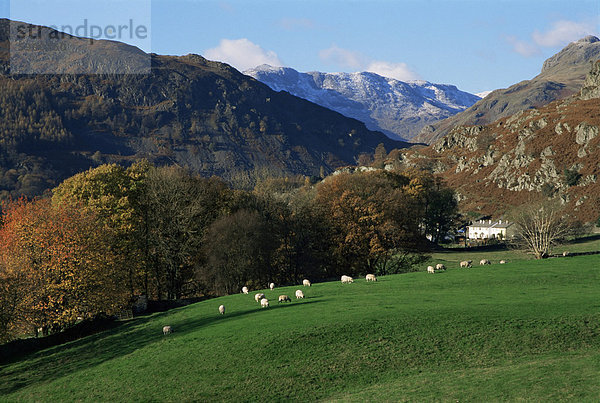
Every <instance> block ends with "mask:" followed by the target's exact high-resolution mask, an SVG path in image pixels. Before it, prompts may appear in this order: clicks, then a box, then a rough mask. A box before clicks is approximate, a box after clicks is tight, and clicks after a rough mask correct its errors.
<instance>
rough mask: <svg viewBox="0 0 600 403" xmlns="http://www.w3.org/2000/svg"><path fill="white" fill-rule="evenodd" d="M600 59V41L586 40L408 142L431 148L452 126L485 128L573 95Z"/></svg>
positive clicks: (596, 39) (572, 43)
mask: <svg viewBox="0 0 600 403" xmlns="http://www.w3.org/2000/svg"><path fill="white" fill-rule="evenodd" d="M598 59H600V40H599V39H598V38H597V37H595V36H591V35H590V36H586V37H584V38H582V39H580V40H578V41H575V42H571V43H570V44H568V45H567V46H565V47H564V48H563V49H562V50H561V51H560V52H558V53H557V54H555V55H553V56H551V57H550V58H548V59H547V60H546V61H545V62H544V65H543V66H542V70H541V71H540V73H539V74H538V75H537V76H535V77H534V78H532V79H531V80H524V81H521V82H519V83H516V84H514V85H512V86H510V87H508V88H504V89H497V90H494V91H492V92H491V93H490V94H488V95H487V96H486V97H485V98H483V99H482V100H480V101H478V102H477V103H475V104H474V105H473V106H471V107H470V108H468V109H467V110H465V111H464V112H461V113H458V114H456V115H454V116H452V117H449V118H448V119H445V120H442V121H440V122H437V123H434V124H432V125H428V126H425V127H424V128H423V129H422V130H421V132H420V133H419V134H418V135H417V136H416V137H415V138H414V139H412V141H415V142H422V143H426V144H432V143H434V142H435V141H436V140H438V139H440V138H442V137H444V136H445V135H446V134H448V133H449V132H450V130H451V129H452V128H453V127H455V126H464V125H485V124H489V123H492V122H493V121H495V120H496V119H499V118H501V117H506V116H510V115H512V114H514V113H517V112H518V111H521V110H526V109H531V108H535V107H540V106H543V105H546V104H548V103H550V102H552V101H554V100H557V99H562V98H565V97H568V96H570V95H573V94H575V93H576V92H578V91H579V89H580V88H581V85H582V84H583V81H584V79H585V77H586V74H587V73H588V71H589V69H590V63H592V62H595V61H596V60H598Z"/></svg>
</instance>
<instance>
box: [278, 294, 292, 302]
mask: <svg viewBox="0 0 600 403" xmlns="http://www.w3.org/2000/svg"><path fill="white" fill-rule="evenodd" d="M279 302H292V299H291V298H290V297H288V296H287V295H280V296H279Z"/></svg>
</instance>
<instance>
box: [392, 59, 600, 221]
mask: <svg viewBox="0 0 600 403" xmlns="http://www.w3.org/2000/svg"><path fill="white" fill-rule="evenodd" d="M599 77H600V61H599V62H597V63H596V64H595V65H594V66H593V69H592V71H591V72H590V74H589V75H588V76H587V78H586V80H585V84H584V86H583V89H582V90H581V92H580V94H578V95H574V96H571V97H569V98H566V99H564V100H560V101H555V102H552V103H550V104H548V105H546V106H544V107H541V108H539V109H531V110H527V111H521V112H518V113H516V114H515V115H512V116H510V117H507V118H502V119H499V120H498V121H496V122H494V123H493V124H489V125H486V126H458V127H455V128H454V129H452V130H451V131H450V133H449V134H448V135H447V136H446V137H444V138H443V139H441V140H439V141H437V142H436V143H435V144H433V145H431V146H429V147H424V148H421V149H419V150H418V151H408V152H407V153H405V154H404V160H403V162H404V163H405V164H407V165H419V166H423V165H427V166H429V167H430V168H432V169H433V170H434V171H435V172H437V173H439V174H440V175H441V176H442V177H444V178H445V179H446V180H447V182H448V183H449V184H450V186H453V187H455V188H456V189H458V192H459V196H460V199H461V205H462V208H463V210H466V211H469V210H470V211H476V212H480V213H485V214H493V213H503V212H505V211H506V210H507V209H510V207H512V206H516V205H519V204H521V203H523V202H527V201H529V200H535V199H540V198H544V197H555V196H556V197H559V198H560V199H561V201H562V202H563V203H564V204H565V205H567V206H568V207H569V210H570V211H571V212H572V213H574V215H576V216H578V217H579V218H580V219H581V220H583V221H596V220H597V219H598V217H599V216H600V183H599V182H598V177H599V176H600V136H598V134H599V127H600V98H599V96H600V78H599Z"/></svg>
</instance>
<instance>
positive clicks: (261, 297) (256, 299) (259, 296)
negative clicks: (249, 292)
mask: <svg viewBox="0 0 600 403" xmlns="http://www.w3.org/2000/svg"><path fill="white" fill-rule="evenodd" d="M264 297H265V294H261V293H259V294H256V295H255V296H254V300H255V301H256V302H259V301H260V300H261V299H263V298H264Z"/></svg>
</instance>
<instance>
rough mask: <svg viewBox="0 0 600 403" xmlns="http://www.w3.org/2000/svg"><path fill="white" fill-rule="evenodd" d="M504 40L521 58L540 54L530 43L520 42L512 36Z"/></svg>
mask: <svg viewBox="0 0 600 403" xmlns="http://www.w3.org/2000/svg"><path fill="white" fill-rule="evenodd" d="M506 40H507V41H508V42H509V43H510V44H511V45H512V47H513V50H514V51H515V52H517V53H518V54H520V55H521V56H525V57H531V56H535V55H538V54H540V49H539V48H538V47H537V46H535V45H534V44H532V43H529V42H526V41H521V40H519V39H517V38H515V37H514V36H509V37H507V38H506Z"/></svg>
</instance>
